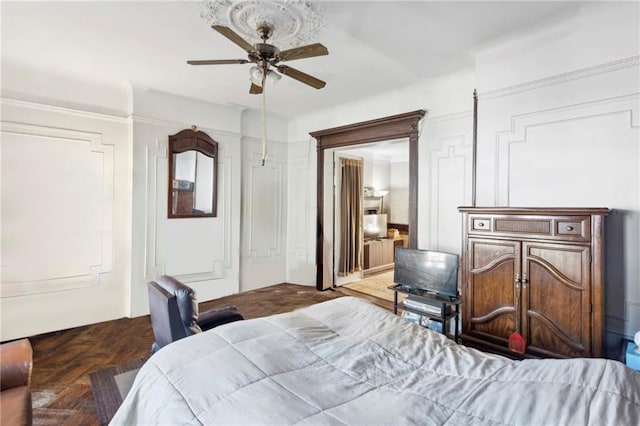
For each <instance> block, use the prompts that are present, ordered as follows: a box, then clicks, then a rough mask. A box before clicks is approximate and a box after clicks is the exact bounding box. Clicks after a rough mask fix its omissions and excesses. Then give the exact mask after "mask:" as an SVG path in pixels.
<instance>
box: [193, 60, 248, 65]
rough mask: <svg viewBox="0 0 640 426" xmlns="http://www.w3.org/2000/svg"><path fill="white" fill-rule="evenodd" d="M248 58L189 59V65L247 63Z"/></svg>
mask: <svg viewBox="0 0 640 426" xmlns="http://www.w3.org/2000/svg"><path fill="white" fill-rule="evenodd" d="M248 62H249V61H247V60H246V59H205V60H202V61H187V63H188V64H189V65H226V64H246V63H248Z"/></svg>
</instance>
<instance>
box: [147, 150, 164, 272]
mask: <svg viewBox="0 0 640 426" xmlns="http://www.w3.org/2000/svg"><path fill="white" fill-rule="evenodd" d="M145 157H146V162H145V163H146V173H145V188H146V191H145V206H146V213H147V214H146V226H145V236H144V237H145V238H144V241H145V247H144V253H145V259H144V260H145V262H144V270H145V271H146V272H145V282H149V281H153V280H154V279H156V278H157V277H159V276H161V275H164V273H165V272H164V271H165V269H164V265H163V264H159V263H157V250H158V244H157V243H158V233H159V230H158V213H159V212H158V208H159V207H161V206H164V209H162V208H161V209H160V210H161V211H163V212H165V215H166V205H167V203H163V200H158V199H157V198H158V196H157V194H161V193H163V192H162V191H161V190H160V189H159V188H158V185H163V183H164V185H166V182H164V180H163V179H160V178H159V176H158V174H159V173H158V172H159V170H160V167H163V166H164V167H167V140H166V139H163V140H160V139H159V138H156V139H155V144H154V145H153V146H147V147H146V148H145ZM165 192H166V191H165ZM165 201H166V200H165Z"/></svg>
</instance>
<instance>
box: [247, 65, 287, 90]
mask: <svg viewBox="0 0 640 426" xmlns="http://www.w3.org/2000/svg"><path fill="white" fill-rule="evenodd" d="M262 74H263V70H262V68H261V67H259V66H253V67H251V68H249V80H251V82H252V83H253V84H255V85H256V86H260V87H262ZM281 78H282V76H281V75H280V74H278V73H277V72H275V71H273V70H268V71H267V78H266V81H267V83H269V84H270V85H273V84H276V83H277V82H278V81H280V79H281Z"/></svg>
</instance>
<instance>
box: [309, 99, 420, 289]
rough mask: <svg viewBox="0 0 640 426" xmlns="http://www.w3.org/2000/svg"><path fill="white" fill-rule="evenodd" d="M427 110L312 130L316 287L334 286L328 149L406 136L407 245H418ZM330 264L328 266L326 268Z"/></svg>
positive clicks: (326, 287) (331, 191)
mask: <svg viewBox="0 0 640 426" xmlns="http://www.w3.org/2000/svg"><path fill="white" fill-rule="evenodd" d="M425 113H426V111H425V110H417V111H413V112H409V113H405V114H399V115H394V116H390V117H384V118H380V119H376V120H371V121H366V122H361V123H356V124H351V125H347V126H342V127H336V128H331V129H326V130H320V131H316V132H311V133H310V135H311V136H312V137H314V138H315V139H316V140H317V141H318V156H317V169H316V170H317V181H316V183H317V185H316V189H317V200H318V204H317V205H318V207H317V214H316V222H317V234H316V288H317V289H318V290H327V289H329V288H332V286H333V280H332V276H333V268H332V267H331V266H332V265H325V264H326V263H333V262H331V261H328V262H326V259H329V260H331V258H332V254H333V244H331V246H330V247H328V245H327V244H325V239H326V238H325V237H326V235H331V232H332V229H333V226H331V227H330V228H327V229H325V222H331V221H332V219H331V215H328V217H327V215H326V212H325V208H324V204H325V202H324V200H325V197H329V196H332V195H333V188H332V185H330V186H329V187H328V188H327V185H326V181H325V174H327V173H332V167H330V166H331V165H332V162H331V158H330V157H329V158H327V154H329V152H328V150H330V149H334V148H339V147H347V146H355V145H363V144H369V143H372V142H379V141H386V140H398V139H402V138H407V139H408V141H409V142H408V143H409V176H410V181H409V197H408V198H409V208H408V217H409V228H408V246H409V247H417V237H418V229H417V226H418V224H417V222H418V220H417V219H418V180H417V176H418V123H419V122H420V120H421V119H422V117H424V115H425ZM327 266H328V267H329V268H327Z"/></svg>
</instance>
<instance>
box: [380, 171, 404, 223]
mask: <svg viewBox="0 0 640 426" xmlns="http://www.w3.org/2000/svg"><path fill="white" fill-rule="evenodd" d="M384 202H385V209H386V210H388V213H389V222H390V223H402V224H408V223H409V163H406V162H403V163H390V164H389V194H387V196H385V199H384Z"/></svg>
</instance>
